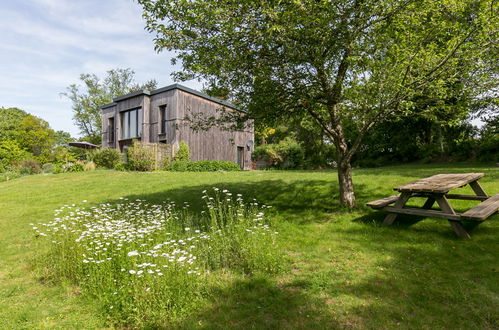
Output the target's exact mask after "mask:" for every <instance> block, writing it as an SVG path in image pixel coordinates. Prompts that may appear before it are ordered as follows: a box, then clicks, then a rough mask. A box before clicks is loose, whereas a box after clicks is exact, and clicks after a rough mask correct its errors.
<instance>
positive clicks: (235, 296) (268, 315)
mask: <svg viewBox="0 0 499 330" xmlns="http://www.w3.org/2000/svg"><path fill="white" fill-rule="evenodd" d="M212 290H213V293H212V297H215V298H213V300H212V301H211V304H210V306H209V307H208V308H206V309H204V310H203V311H202V312H200V313H198V314H194V315H191V316H189V318H187V319H185V320H183V321H181V323H180V324H176V325H175V328H181V329H194V328H203V329H220V328H221V327H222V328H224V329H314V328H315V329H324V328H338V327H339V324H337V323H336V322H335V321H333V320H331V319H330V318H327V317H325V315H324V314H321V313H320V311H319V310H317V309H315V308H314V307H313V304H312V303H311V302H310V297H308V296H307V295H306V294H305V293H304V292H302V291H300V290H296V288H294V287H283V286H280V285H278V284H277V281H275V280H269V279H268V278H263V277H256V278H248V279H244V280H237V281H234V282H233V283H231V285H229V286H224V287H223V288H220V287H218V288H214V289H212Z"/></svg>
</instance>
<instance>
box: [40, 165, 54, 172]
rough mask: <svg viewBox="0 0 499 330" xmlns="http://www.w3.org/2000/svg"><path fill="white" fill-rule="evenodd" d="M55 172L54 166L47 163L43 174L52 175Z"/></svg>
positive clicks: (43, 167)
mask: <svg viewBox="0 0 499 330" xmlns="http://www.w3.org/2000/svg"><path fill="white" fill-rule="evenodd" d="M52 172H54V164H52V163H47V164H43V166H42V173H52Z"/></svg>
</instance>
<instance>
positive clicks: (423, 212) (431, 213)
mask: <svg viewBox="0 0 499 330" xmlns="http://www.w3.org/2000/svg"><path fill="white" fill-rule="evenodd" d="M383 210H385V211H388V212H392V213H400V214H410V215H420V216H423V217H431V218H439V219H448V220H449V219H450V220H460V219H461V217H460V215H459V214H451V213H445V212H443V211H436V210H427V209H421V208H413V207H406V208H402V209H399V208H396V207H394V206H386V207H385V208H383Z"/></svg>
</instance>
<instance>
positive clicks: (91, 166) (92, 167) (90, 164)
mask: <svg viewBox="0 0 499 330" xmlns="http://www.w3.org/2000/svg"><path fill="white" fill-rule="evenodd" d="M96 168H97V166H96V165H95V163H94V162H92V161H90V162H86V163H85V165H84V166H83V169H84V170H85V171H95V169H96Z"/></svg>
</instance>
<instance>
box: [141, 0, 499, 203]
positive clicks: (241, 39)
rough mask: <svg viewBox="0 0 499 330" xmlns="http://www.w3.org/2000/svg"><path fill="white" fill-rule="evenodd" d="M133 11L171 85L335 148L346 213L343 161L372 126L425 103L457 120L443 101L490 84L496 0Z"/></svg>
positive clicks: (347, 172)
mask: <svg viewBox="0 0 499 330" xmlns="http://www.w3.org/2000/svg"><path fill="white" fill-rule="evenodd" d="M139 3H140V4H141V5H142V6H143V9H144V17H145V19H146V22H147V23H146V28H147V29H148V30H149V31H151V32H153V33H155V34H156V39H155V45H156V49H157V50H163V49H167V50H175V51H176V52H177V57H176V58H175V59H174V61H176V60H180V61H181V62H182V67H183V71H182V72H178V73H177V74H176V77H177V78H178V79H191V78H199V79H204V80H205V81H207V82H208V84H209V85H210V86H218V88H220V89H224V90H230V91H231V94H230V95H231V101H232V102H234V103H236V104H238V105H239V106H240V107H241V108H242V109H244V110H246V111H247V113H248V114H249V116H251V117H252V118H265V119H266V120H272V119H275V118H286V117H291V116H293V117H295V116H308V117H310V118H311V119H313V120H314V122H315V124H316V125H317V126H320V127H321V129H322V130H324V132H325V133H326V134H327V136H328V137H329V138H330V139H331V140H332V141H333V142H334V145H335V149H336V159H337V165H338V177H339V182H340V200H341V202H342V203H344V204H346V205H348V206H350V207H352V206H354V205H355V195H354V191H353V185H352V179H351V166H350V161H351V159H352V156H353V155H354V153H355V152H356V151H357V149H358V148H359V146H360V145H361V142H362V139H363V137H364V135H365V134H366V132H367V131H368V130H369V129H370V128H371V127H373V126H374V125H375V124H376V123H378V122H380V121H383V120H386V119H388V118H393V117H395V116H399V115H408V114H410V113H411V112H413V111H415V110H416V109H418V110H420V109H421V107H417V106H416V105H417V102H418V100H422V99H424V100H432V102H431V104H430V105H431V106H428V107H426V109H425V110H426V111H427V112H428V113H429V114H431V113H433V112H434V111H436V110H435V109H437V108H438V109H439V110H440V111H446V112H448V113H449V114H451V115H452V114H453V113H455V112H457V113H459V112H461V110H462V109H466V105H465V104H464V103H459V102H454V106H452V107H444V106H442V105H443V104H445V102H444V101H442V100H449V99H456V100H469V99H472V98H477V97H478V96H479V95H484V92H486V91H490V90H491V87H493V86H497V77H498V75H497V63H496V60H495V59H496V58H497V57H495V55H497V44H496V42H497V32H498V27H499V24H498V20H497V17H498V15H497V3H495V2H494V1H491V0H488V1H485V0H483V1H475V0H445V1H432V0H418V1H411V0H382V1H379V0H366V1H359V0H340V1H312V0H298V1H296V0H293V1H291V0H288V1H223V2H220V1H215V0H204V1H201V0H195V1H175V2H172V1H166V0H154V1H153V0H139ZM463 96H466V98H464V97H463ZM461 105H462V106H461ZM450 117H452V119H454V118H455V117H462V116H454V117H453V116H450ZM347 129H348V130H349V132H350V131H352V132H355V134H347V132H346V130H347ZM349 132H348V133H349Z"/></svg>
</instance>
